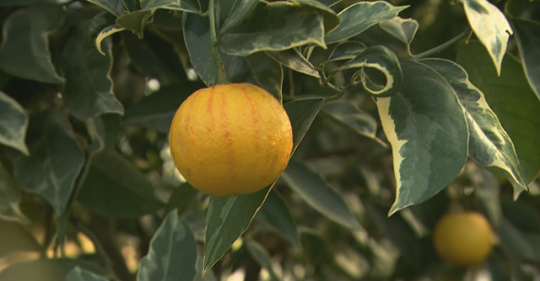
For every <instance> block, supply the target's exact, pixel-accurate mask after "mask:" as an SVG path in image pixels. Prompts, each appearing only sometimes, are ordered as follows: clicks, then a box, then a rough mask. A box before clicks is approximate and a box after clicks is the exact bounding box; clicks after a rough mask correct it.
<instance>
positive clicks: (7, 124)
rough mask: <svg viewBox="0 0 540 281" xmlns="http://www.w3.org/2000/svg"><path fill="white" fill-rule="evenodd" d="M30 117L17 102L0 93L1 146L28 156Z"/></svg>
mask: <svg viewBox="0 0 540 281" xmlns="http://www.w3.org/2000/svg"><path fill="white" fill-rule="evenodd" d="M27 128H28V115H27V114H26V112H25V111H24V108H22V106H20V105H19V103H17V101H16V100H14V99H12V98H11V97H10V96H8V95H6V94H4V93H3V92H2V91H0V144H3V145H7V146H9V147H12V148H15V149H17V150H19V151H20V152H22V153H24V154H28V148H27V147H26V144H25V143H24V139H25V137H26V129H27Z"/></svg>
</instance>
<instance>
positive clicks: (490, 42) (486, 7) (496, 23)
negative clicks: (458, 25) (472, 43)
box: [461, 0, 512, 75]
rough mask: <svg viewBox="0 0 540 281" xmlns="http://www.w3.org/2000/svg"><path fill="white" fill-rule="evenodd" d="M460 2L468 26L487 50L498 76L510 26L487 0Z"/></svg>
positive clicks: (510, 31)
mask: <svg viewBox="0 0 540 281" xmlns="http://www.w3.org/2000/svg"><path fill="white" fill-rule="evenodd" d="M461 2H463V6H464V7H465V13H466V14H467V19H468V20H469V24H470V25H471V27H472V29H473V31H474V33H475V34H476V37H478V39H480V42H482V44H483V45H484V46H485V47H486V49H487V50H488V52H489V55H490V56H491V59H492V60H493V64H494V65H495V69H496V70H497V74H498V75H499V74H500V73H501V63H502V60H503V56H504V54H505V53H506V47H507V45H508V38H509V37H510V35H512V28H511V27H510V24H509V23H508V21H507V20H506V17H505V16H504V14H503V13H502V12H501V11H500V10H499V9H498V8H497V7H496V6H495V5H493V4H491V3H490V2H489V1H487V0H461Z"/></svg>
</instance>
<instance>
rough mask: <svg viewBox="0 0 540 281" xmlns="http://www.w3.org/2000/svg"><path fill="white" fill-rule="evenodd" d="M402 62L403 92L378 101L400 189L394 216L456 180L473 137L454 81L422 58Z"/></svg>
mask: <svg viewBox="0 0 540 281" xmlns="http://www.w3.org/2000/svg"><path fill="white" fill-rule="evenodd" d="M401 67H402V69H403V76H404V80H403V86H402V87H401V90H400V92H399V93H398V94H396V95H394V96H392V97H389V98H377V101H376V102H377V107H378V109H379V116H380V118H381V123H382V126H383V129H384V132H385V133H386V137H387V139H388V141H389V142H390V144H391V146H392V152H393V159H394V174H395V177H396V188H397V191H396V201H395V202H394V205H393V206H392V208H391V209H390V212H389V214H390V215H391V214H393V213H395V212H397V211H399V210H401V209H403V208H405V207H407V206H411V205H414V204H418V203H421V202H423V201H425V200H427V199H429V198H430V197H432V196H434V195H435V194H437V193H438V192H439V191H441V190H442V189H444V188H445V187H446V186H447V185H448V184H449V183H450V182H452V181H453V180H454V179H455V178H456V177H457V175H458V174H459V172H460V171H461V168H462V167H463V165H464V164H465V161H466V160H467V145H468V139H469V133H468V129H467V123H466V119H465V114H464V112H463V109H462V106H461V104H460V103H459V100H458V98H457V96H456V93H455V92H454V90H453V89H452V86H451V85H450V84H449V83H448V82H447V81H446V80H445V79H444V78H443V77H441V76H440V75H439V74H438V73H437V72H435V71H434V70H432V69H431V68H428V67H427V66H424V65H422V64H420V63H416V62H412V61H402V62H401Z"/></svg>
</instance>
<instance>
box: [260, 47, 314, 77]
mask: <svg viewBox="0 0 540 281" xmlns="http://www.w3.org/2000/svg"><path fill="white" fill-rule="evenodd" d="M266 54H268V55H269V56H270V57H271V58H273V59H274V60H276V61H277V62H279V63H281V64H283V65H284V66H286V67H288V68H290V69H292V70H294V71H298V72H300V73H304V74H306V75H309V76H313V77H316V78H319V72H317V70H316V69H315V67H314V66H313V65H312V64H311V62H309V61H308V60H307V59H306V58H305V57H304V56H303V55H302V54H301V53H300V52H299V51H298V50H297V49H296V48H293V49H290V50H286V51H281V52H266Z"/></svg>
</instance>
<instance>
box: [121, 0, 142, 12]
mask: <svg viewBox="0 0 540 281" xmlns="http://www.w3.org/2000/svg"><path fill="white" fill-rule="evenodd" d="M122 3H124V7H125V8H126V9H127V10H128V11H129V12H134V11H137V10H140V9H141V1H140V0H122Z"/></svg>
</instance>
